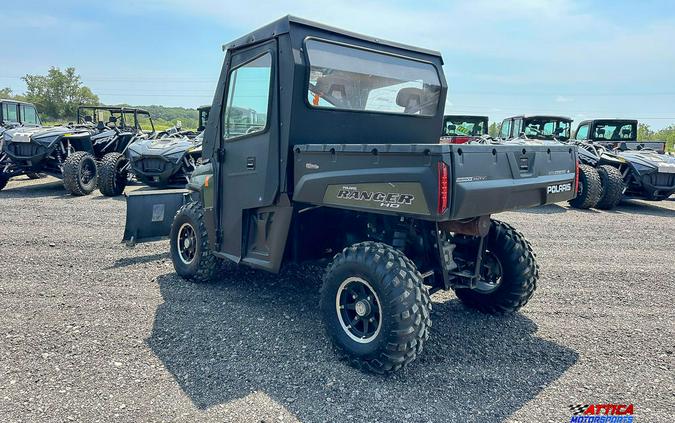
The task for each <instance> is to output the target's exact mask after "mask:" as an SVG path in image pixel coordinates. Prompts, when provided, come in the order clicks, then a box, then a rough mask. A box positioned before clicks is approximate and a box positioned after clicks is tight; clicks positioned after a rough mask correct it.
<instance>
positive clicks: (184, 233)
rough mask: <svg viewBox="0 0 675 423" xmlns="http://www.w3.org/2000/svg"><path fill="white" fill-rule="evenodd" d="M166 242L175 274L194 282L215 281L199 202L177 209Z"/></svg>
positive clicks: (213, 257)
mask: <svg viewBox="0 0 675 423" xmlns="http://www.w3.org/2000/svg"><path fill="white" fill-rule="evenodd" d="M169 239H170V241H171V260H172V261H173V267H174V268H175V269H176V273H178V274H179V275H180V276H182V277H184V278H186V279H189V280H191V281H193V282H208V281H210V280H212V279H213V278H214V277H215V275H216V270H217V267H218V266H217V264H218V260H217V259H216V257H215V256H214V255H213V254H212V253H211V250H210V249H209V241H208V232H207V231H206V225H205V224H204V210H203V209H202V207H201V205H200V204H199V203H198V202H196V201H193V202H190V203H188V204H185V205H184V206H183V207H181V208H180V209H178V212H177V213H176V217H174V219H173V224H172V225H171V235H170V236H169Z"/></svg>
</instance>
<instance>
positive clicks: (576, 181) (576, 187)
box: [574, 160, 579, 192]
mask: <svg viewBox="0 0 675 423" xmlns="http://www.w3.org/2000/svg"><path fill="white" fill-rule="evenodd" d="M574 192H579V160H577V167H576V169H575V170H574Z"/></svg>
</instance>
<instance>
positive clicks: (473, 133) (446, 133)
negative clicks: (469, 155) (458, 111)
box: [441, 115, 488, 144]
mask: <svg viewBox="0 0 675 423" xmlns="http://www.w3.org/2000/svg"><path fill="white" fill-rule="evenodd" d="M487 133H488V117H487V116H472V115H445V116H444V117H443V131H442V133H441V142H445V143H450V144H466V143H468V142H471V141H473V140H476V139H479V138H481V137H482V136H484V135H487Z"/></svg>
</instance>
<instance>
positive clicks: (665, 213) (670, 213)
mask: <svg viewBox="0 0 675 423" xmlns="http://www.w3.org/2000/svg"><path fill="white" fill-rule="evenodd" d="M658 204H659V202H658V201H656V202H647V201H639V200H632V199H625V200H621V202H620V203H619V205H618V206H616V207H615V208H614V209H613V210H609V213H623V214H626V213H630V214H644V215H649V216H662V217H675V210H673V209H671V208H668V207H663V206H659V205H658Z"/></svg>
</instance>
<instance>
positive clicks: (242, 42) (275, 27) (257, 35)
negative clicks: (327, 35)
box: [223, 15, 442, 61]
mask: <svg viewBox="0 0 675 423" xmlns="http://www.w3.org/2000/svg"><path fill="white" fill-rule="evenodd" d="M294 25H301V26H305V27H309V28H314V29H317V30H321V31H325V32H332V33H334V34H339V35H342V36H345V37H349V38H353V39H357V40H362V41H367V42H371V43H375V44H379V45H383V46H388V47H393V48H396V49H401V50H407V51H411V52H415V53H421V54H425V55H429V56H436V57H439V58H440V57H441V53H440V52H438V51H435V50H429V49H425V48H421V47H415V46H411V45H407V44H401V43H397V42H395V41H387V40H383V39H381V38H377V37H371V36H368V35H363V34H358V33H356V32H351V31H347V30H344V29H340V28H335V27H333V26H330V25H325V24H322V23H318V22H313V21H310V20H308V19H303V18H298V17H296V16H291V15H286V16H284V17H282V18H279V19H277V20H276V21H274V22H271V23H269V24H267V25H265V26H263V27H260V28H258V29H256V30H255V31H253V32H251V33H249V34H247V35H244V36H243V37H239V38H237V39H236V40H234V41H231V42H229V43H227V44H224V45H223V50H228V49H236V48H240V47H244V46H248V45H252V44H258V43H261V42H264V41H266V40H270V39H272V38H274V37H277V36H279V35H280V34H286V33H289V32H292V31H293V26H294ZM441 61H442V59H441Z"/></svg>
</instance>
